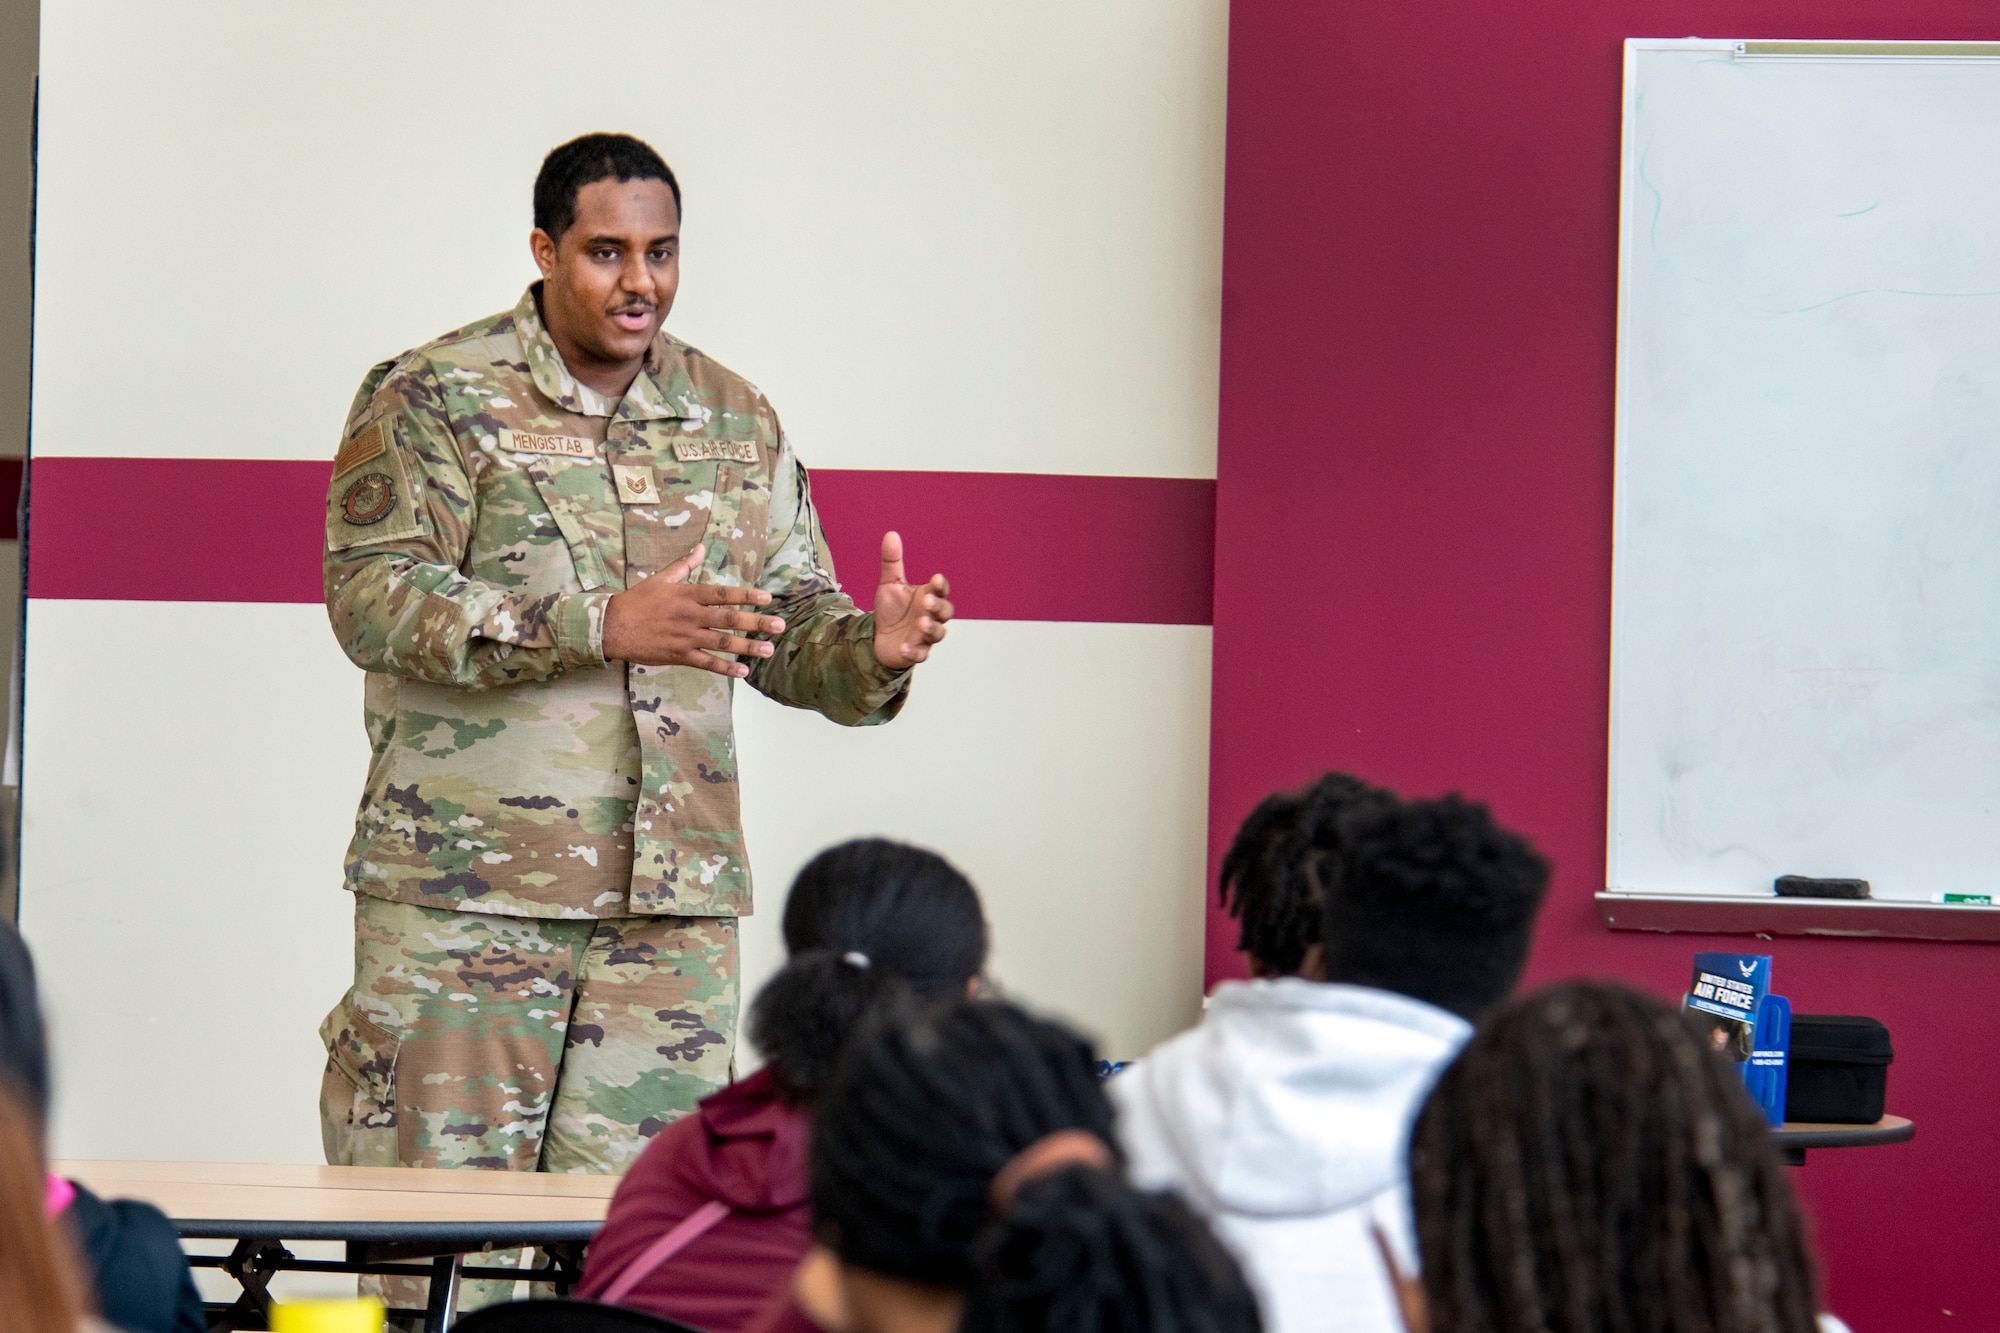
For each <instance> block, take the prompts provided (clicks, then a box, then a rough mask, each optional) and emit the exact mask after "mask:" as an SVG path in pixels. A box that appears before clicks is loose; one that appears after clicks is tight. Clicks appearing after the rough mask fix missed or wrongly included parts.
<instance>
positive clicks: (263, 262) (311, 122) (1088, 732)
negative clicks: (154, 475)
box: [22, 0, 1225, 1160]
mask: <svg viewBox="0 0 2000 1333" xmlns="http://www.w3.org/2000/svg"><path fill="white" fill-rule="evenodd" d="M552 12H553V11H551V10H550V9H549V8H548V7H547V6H546V5H545V4H542V3H533V4H530V3H525V2H524V0H479V2H477V3H475V2H474V0H436V2H435V3H429V4H425V5H421V6H411V5H406V4H392V3H387V0H363V2H360V3H353V4H344V5H340V6H316V7H305V6H290V5H276V6H274V5H269V4H265V3H261V2H258V3H253V2H252V0H188V2H187V3H182V4H176V5H172V6H159V5H154V4H149V3H142V2H141V0H51V3H49V5H48V6H47V11H46V13H45V14H44V22H43V47H42V70H43V76H44V85H43V111H42V195H41V216H42V230H41V252H40V253H41V263H40V273H39V279H40V289H39V290H40V293H41V300H40V303H39V307H38V324H37V348H38V351H37V358H36V382H35V394H36V417H35V429H36V436H35V439H36V451H37V453H38V455H46V454H72V455H104V456H124V455H134V454H143V455H150V456H158V457H176V456H208V457H237V458H256V457H267V458H268V457H277V458H325V457H328V456H330V455H331V453H332V451H333V448H334V446H335V444H336V443H337V439H336V437H337V434H338V431H339V423H340V421H341V419H342V416H343V414H344V412H345V410H346V407H347V403H348V400H349V398H350V396H351V395H352V393H353V390H354V385H355V383H356V382H357V381H358V379H359V377H360V375H361V373H362V371H363V370H364V369H365V368H366V367H367V366H368V365H369V364H370V363H371V362H373V361H375V360H377V359H379V358H381V357H383V356H385V355H388V354H391V353H393V352H395V351H397V350H399V349H401V348H404V347H408V346H410V345H413V344H415V343H417V342H420V341H423V340H424V339H426V338H429V337H431V336H434V335H436V334H437V333H439V332H442V331H443V330H445V329H448V328H451V327H454V326H456V325H458V324H461V323H463V322H465V321H467V320H470V319H472V318H476V317H478V316H481V315H484V314H487V313H490V312H492V311H495V310H499V309H502V308H505V307H506V306H508V305H510V304H511V303H512V302H513V301H514V299H515V298H516V297H517V295H518V294H519V291H520V288H521V285H522V284H523V283H525V282H526V281H527V280H528V278H529V277H530V276H531V275H532V270H531V268H530V266H529V262H528V259H527V255H526V249H525V235H526V232H527V230H528V225H529V223H528V189H529V184H530V182H531V180H532V177H533V173H534V169H535V167H536V165H537V164H538V162H539V159H540V156H541V155H542V154H543V153H544V152H545V151H546V150H547V149H548V148H549V147H551V146H553V145H554V144H555V143H557V142H559V141H561V140H562V139H564V138H566V137H568V136H570V135H573V134H575V133H579V132H582V131H585V130H590V129H598V128H603V127H606V126H612V127H618V128H625V129H629V130H631V131H633V132H635V133H639V134H641V135H644V136H646V137H648V138H650V139H651V140H653V141H654V142H655V143H656V144H657V145H658V146H659V147H661V148H662V150H663V151H664V152H665V153H666V154H667V156H668V157H669V160H671V161H672V162H673V163H674V164H675V167H676V170H677V171H679V172H680V173H681V175H682V179H683V181H684V183H685V185H686V188H687V192H688V209H687V218H686V224H685V235H686V243H685V258H684V263H683V273H684V278H683V287H682V296H681V299H680V303H679V305H678V306H677V308H676V310H675V312H674V315H673V318H672V319H671V320H670V324H669V327H671V328H672V329H674V331H675V332H677V333H678V334H680V335H681V336H683V337H686V338H688V339H690V340H691V341H694V342H696V343H697V344H699V345H702V346H703V347H705V348H706V349H707V350H709V351H710V352H712V353H713V354H715V355H717V356H719V357H720V358H722V359H723V360H724V361H725V362H727V363H729V364H731V365H734V366H736V367H738V368H740V369H742V370H743V371H745V372H746V373H748V374H750V375H751V376H752V377H753V378H755V379H756V380H757V381H758V382H759V383H760V384H761V385H762V386H763V387H764V389H765V390H766V391H767V392H768V393H770V394H771V396H772V397H773V399H774V400H775V401H776V403H777V404H778V407H779V409H780V411H781V412H782V413H783V414H784V418H785V422H786V426H787V429H788V431H789V433H790V435H791V438H792V439H793V441H794V442H795V443H796V444H797V445H798V447H799V449H800V452H801V455H802V457H803V458H804V459H805V460H806V462H807V464H808V465H809V466H834V467H889V468H936V469H968V470H997V471H1040V472H1071V473H1127V474H1141V475H1163V476H1193V477H1202V476H1212V475H1213V468H1214V414H1215V408H1214V404H1215V371H1216V366H1215V358H1216V345H1217V336H1218V320H1219V302H1218V298H1217V293H1218V290H1219V287H1218V283H1219V268H1220V222H1221V218H1220V192H1221V144H1222V140H1221V130H1222V125H1221V117H1222V91H1223V90H1222V71H1223V56H1224V47H1223V43H1224V18H1225V4H1224V0H1103V2H1102V3H1094V4H1092V5H1089V6H1077V5H1074V4H1072V3H1068V0H1017V3H1015V4H1012V5H1007V6H959V5H937V4H934V3H930V2H929V0H856V3H852V4H848V5H844V6H839V7H833V6H826V5H822V4H819V3H817V0H782V2H780V0H753V2H752V3H746V4H739V5H730V6H717V5H708V4H701V3H696V2H695V0H587V2H585V3H577V4H572V5H568V6H565V7H563V8H562V9H561V11H560V15H561V21H562V22H563V24H564V25H565V29H564V31H565V34H566V35H567V36H569V37H570V38H572V39H573V40H572V42H571V45H572V46H573V48H574V49H575V50H576V51H577V52H578V53H579V54H578V55H577V56H576V57H575V58H574V60H573V61H572V62H571V63H573V64H574V65H575V66H576V68H577V70H578V72H577V73H576V74H574V75H572V76H565V74H564V73H563V69H562V66H563V64H564V60H563V58H561V57H558V56H555V55H552V51H553V50H554V49H556V47H558V46H560V45H561V44H560V43H552V42H551V40H550V35H549V25H550V23H551V21H552V17H551V16H552ZM392 28H393V31H394V40H385V39H384V37H383V33H384V32H385V31H388V30H390V29H392ZM635 53H636V54H635ZM107 181H112V182H117V183H118V185H119V187H120V188H119V189H118V190H115V191H107V190H106V188H105V182H107ZM107 200H110V201H112V202H111V206H108V207H107V204H106V201H107ZM135 228H137V229H142V230H143V231H144V234H145V236H146V244H145V245H143V246H133V245H131V244H130V237H131V235H132V234H133V232H134V230H135ZM106 308H115V309H117V310H118V311H119V312H120V319H121V323H122V324H123V325H124V326H125V327H128V328H134V329H141V330H171V337H170V338H164V339H163V341H162V351H161V354H160V355H158V356H156V357H148V358H137V359H135V360H134V361H133V362H132V363H131V364H130V365H129V367H128V370H127V372H126V373H121V374H120V375H119V376H117V377H113V378H111V379H109V380H107V379H106V378H105V377H103V376H102V375H101V374H100V373H98V364H97V361H96V349H97V347H98V346H100V345H101V340H100V338H99V333H98V330H99V329H100V327H101V324H100V320H99V315H100V313H101V311H102V310H104V309H106ZM79 401H88V402H90V403H91V404H92V405H93V410H92V411H91V412H88V413H78V412H75V411H73V410H71V408H72V407H73V405H74V404H75V403H77V402H79ZM1079 537H1080V541H1079V550H1078V552H1077V553H1076V554H1075V556H1074V559H1075V561H1076V565H1077V576H1078V577H1081V578H1087V577H1089V574H1090V570H1089V555H1088V542H1087V537H1088V534H1079ZM912 557H913V560H914V561H915V563H916V564H917V565H919V566H925V556H924V553H923V552H922V551H914V552H912ZM849 573H850V574H855V573H859V574H860V575H861V576H862V579H863V581H864V582H865V581H866V575H867V571H849ZM864 596H865V593H864ZM29 625H30V637H29V659H28V702H27V730H26V736H27V749H26V754H25V768H26V783H27V785H26V788H25V792H26V801H27V805H26V811H25V815H24V821H25V831H24V838H25V861H24V874H25V877H26V878H25V883H24V891H23V916H22V920H23V925H24V928H25V929H26V930H27V932H28V934H29V937H30V939H31V941H32V943H33V944H34V946H35V948H36V950H37V952H38V955H39V957H40V958H41V959H42V962H43V968H44V975H45V977H46V978H47V988H48V990H49V993H50V1003H51V1021H52V1024H53V1025H54V1028H55V1033H56V1038H57V1050H58V1058H59V1061H60V1066H61V1067H60V1069H59V1079H60V1092H59V1105H58V1110H57V1122H56V1126H55V1130H56V1147H57V1149H58V1151H59V1152H64V1153H69V1154H75V1155H85V1156H112V1157H118V1156H139V1157H145V1156H159V1157H179V1158H192V1159H200V1158H228V1159H237V1160H286V1159H292V1160H311V1159H312V1158H314V1157H315V1156H316V1155H317V1152H318V1133H317V1127H316V1124H315V1121H314V1116H313V1102H314V1098H315V1095H316V1090H317V1082H318V1069H319V1065H320V1060H321V1056H320V1053H319V1051H318V1049H317V1045H316V1042H315V1040H314V1037H313V1029H314V1028H315V1027H316V1025H317V1023H318V1021H319V1019H320V1017H321V1016H322V1015H323V1014H324V1013H325V1011H326V1010H327V1009H328V1008H329V1007H330V1006H331V1005H332V1004H333V1002H334V1000H335V999H336V998H337V997H338V995H339V993H340V990H341V988H342V986H343V985H344V984H345V980H344V978H345V969H346V966H347V957H348V951H349V938H350V937H349V913H350V910H351V908H350V904H349V902H348V900H347V898H346V897H345V895H343V894H342V893H341V892H340V891H339V889H338V887H337V885H338V878H339V863H340V858H341V851H342V846H343V844H344V841H345V838H346V835H347V831H348V826H349V822H350V821H351V819H352V813H353V808H354V802H355V799H356V796H357V794H358V791H359V786H360V782H361V775H362V766H363V763H364V761H365V758H366V750H365V744H364V738H363V735H362V731H361V724H360V715H359V713H360V709H359V704H360V676H359V674H358V673H357V672H356V671H355V670H354V669H353V668H352V667H351V666H349V665H348V664H347V663H346V662H345V661H344V660H343V659H342V658H341V656H340V655H339V653H338V651H337V650H336V649H335V647H334V645H333V642H332V638H331V635H330V634H329V632H328V631H327V628H326V624H325V618H324V614H323V612H322V611H321V610H320V609H319V608H318V607H316V606H272V605H189V604H173V603H113V602H36V603H34V604H33V605H32V606H31V608H30V617H29ZM1208 665H1209V632H1208V630H1207V629H1206V628H1204V627H1188V626H1180V627H1175V626H1120V625H1053V624H1041V623H1019V622H1014V623H1008V622H980V621H976V620H968V621H965V622H962V623H961V624H960V625H959V626H958V627H957V628H956V629H955V630H954V633H953V637H952V639H951V641H950V643H948V644H947V645H946V649H945V651H944V652H943V653H942V654H941V655H940V656H939V657H938V658H937V659H936V660H935V661H934V662H932V663H931V664H930V665H928V666H926V667H925V668H924V669H923V672H922V673H921V675H920V678H919V680H918V683H917V689H916V694H915V696H914V698H913V700H912V702H911V704H910V706H909V708H908V709H907V710H906V712H905V713H904V715H903V716H902V717H901V718H899V719H898V720H897V721H896V723H895V724H894V725H892V726H890V727H887V728H881V729H877V730H873V731H869V732H861V733H856V732H849V731H844V730H842V729H839V728H835V727H833V726H831V725H830V724H827V723H825V722H824V721H823V720H821V719H818V718H815V717H812V716H810V715H805V714H800V713H795V712H791V711H787V710H782V709H778V708H776V707H774V706H771V705H768V704H765V703H764V702H763V701H761V700H758V699H756V698H754V697H753V696H749V695H747V693H746V694H745V695H743V696H739V697H741V698H742V699H743V702H742V703H741V704H740V705H739V721H740V728H741V744H742V753H743V773H744V779H743V783H744V798H745V820H746V831H747V834H748V837H749V839H750V846H751V854H752V858H753V862H754V864H755V867H756V872H757V877H758V885H759V889H758V893H759V898H758V905H759V911H758V914H757V915H756V916H755V917H753V918H752V920H751V923H750V925H749V927H748V928H747V929H746V933H745V959H744V965H745V974H746V975H745V979H746V990H752V989H754V987H755V986H756V984H757V982H758V981H759V980H761V978H762V977H763V976H765V975H767V974H768V972H769V971H770V970H771V969H772V968H773V967H774V966H775V965H776V963H777V961H778V952H779V951H778V948H777V943H776V928H777V924H778V916H779V912H778V909H779V907H780V905H781V903H782V895H783V890H784V887H785V885H786V884H787V883H788V882H789V880H790V878H791V876H792V874H793V872H794V871H795V870H796V868H797V867H798V866H799V865H800V864H801V863H802V862H803V860H804V859H805V858H806V857H807V856H808V855H810V854H811V853H812V852H813V851H815V850H817V849H818V848H819V847H821V846H823V845H824V844H826V843H827V842H830V841H833V840H835V839H837V838H840V837H845V836H852V835H856V834H861V833H871V832H884V833H890V834H893V835H898V836H905V837H910V838H913V839H916V840H919V841H922V842H925V843H928V844H930V845H932V846H935V847H937V848H939V849H940V850H942V851H944V852H945V853H947V854H948V855H950V856H952V857H953V858H954V859H956V860H958V861H959V862H960V863H961V864H962V865H964V866H965V868H966V869H967V870H968V871H969V872H971V873H972V874H973V876H974V877H975V879H976V880H977V881H978V882H979V884H980V886H981V888H982V891H983V892H984V893H985V895H986V899H987V903H988V906H989V911H990V913H991V915H992V917H993V921H994V926H995V934H996V942H997V954H996V958H995V972H996V974H997V976H998V978H999V979H1000V981H1001V982H1002V984H1003V985H1004V986H1005V987H1006V988H1007V989H1008V990H1009V991H1010V992H1012V993H1015V994H1017V995H1020V996H1022V997H1024V998H1026V999H1027V1000H1029V1001H1031V1002H1034V1003H1037V1004H1040V1005H1043V1006H1046V1007H1049V1008H1051V1009H1054V1010H1057V1011H1059V1012H1062V1013H1065V1014H1068V1015H1070V1016H1071V1017H1073V1018H1075V1019H1076V1020H1077V1021H1078V1022H1080V1023H1082V1024H1084V1025H1085V1026H1087V1027H1089V1028H1090V1029H1092V1030H1093V1031H1095V1032H1096V1033H1098V1034H1099V1035H1100V1036H1101V1037H1102V1038H1103V1039H1104V1041H1105V1044H1106V1046H1107V1049H1108V1050H1109V1051H1110V1052H1111V1053H1113V1054H1116V1055H1120V1056H1129V1055H1133V1054H1136V1053H1138V1052H1139V1051H1141V1050H1143V1049H1144V1048H1145V1047H1146V1046H1147V1045H1149V1044H1150V1043H1151V1042H1152V1041H1154V1040H1157V1039H1158V1038H1159V1037H1161V1036H1164V1035H1166V1034H1167V1033H1169V1032H1171V1031H1173V1030H1175V1029H1177V1028H1178V1027H1180V1026H1182V1025H1184V1024H1185V1023H1187V1022H1188V1021H1190V1020H1191V1019H1192V1018H1193V1016H1194V1015H1195V1013H1196V1012H1197V1009H1198V1005H1199V1001H1200V975H1201V893H1202V886H1201V876H1202V866H1203V837H1204V834H1203V830H1204V828H1205V805H1206V772H1207V699H1208Z"/></svg>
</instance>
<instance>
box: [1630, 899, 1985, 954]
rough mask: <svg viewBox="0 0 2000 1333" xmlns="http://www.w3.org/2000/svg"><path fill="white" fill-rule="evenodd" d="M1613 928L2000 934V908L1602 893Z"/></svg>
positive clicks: (1953, 936)
mask: <svg viewBox="0 0 2000 1333" xmlns="http://www.w3.org/2000/svg"><path fill="white" fill-rule="evenodd" d="M1597 911H1598V915H1599V916H1601V917H1603V919H1604V924H1605V925H1607V926H1609V927H1610V928H1611V929H1613V930H1651V931H1659V932H1663V933H1675V932H1685V933H1691V934H1706V935H1833V936H1839V937H1841V938H1843V939H1871V938H1872V939H1884V940H1958V941H1989V942H1990V941H2000V907H1983V906H1977V905H1967V904H1959V903H1917V902H1895V901H1891V900H1885V899H1861V900H1851V899H1839V898H1778V897H1770V898H1765V897H1746V896H1743V895H1740V894H1693V893H1691V894H1664V893H1600V894H1598V895H1597Z"/></svg>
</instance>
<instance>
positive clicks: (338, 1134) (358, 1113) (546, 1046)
mask: <svg viewBox="0 0 2000 1333" xmlns="http://www.w3.org/2000/svg"><path fill="white" fill-rule="evenodd" d="M736 1009H737V933H736V920H735V918H734V917H676V916H649V917H608V918H598V919H594V920H561V919H551V918H541V917H521V916H495V915H491V914H487V913H481V912H454V911H446V910H441V909H438V908H431V907H420V906H416V905H414V904H409V903H398V902H391V901H389V900H387V899H383V898H373V897H368V896H365V895H357V896H356V897H355V900H354V987H353V989H352V990H350V991H349V992H348V993H347V995H346V996H345V997H344V998H343V999H342V1000H341V1002H340V1003H339V1004H338V1005H336V1006H335V1007H334V1010H333V1012H332V1013H331V1014H329V1015H327V1019H326V1022H325V1023H324V1024H322V1025H321V1028H320V1037H321V1040H322V1041H323V1042H324V1043H325V1044H326V1048H327V1063H326V1073H325V1075H324V1076H323V1079H322V1082H321V1095H320V1127H321V1133H322V1136H323V1138H324V1141H325V1147H326V1160H327V1161H328V1162H329V1163H331V1164H333V1165H336V1166H431V1167H472V1168H484V1169H488V1170H505V1171H537V1170H540V1171H562V1172H572V1173H585V1174H617V1173H620V1172H622V1171H624V1169H625V1168H626V1167H627V1166H628V1165H630V1164H631V1162H632V1160H633V1159H634V1158H636V1157H637V1156H638V1154H639V1152H640V1150H641V1149H643V1148H644V1147H645V1144H646V1140H647V1139H649V1138H651V1137H652V1135H653V1134H654V1133H656V1132H658V1131H659V1130H660V1129H662V1128H664V1127H665V1126H666V1125H668V1124H670V1123H672V1122H673V1121H674V1120H676V1119H678V1118H679V1117H681V1116H683V1115H685V1114H687V1113H688V1112H689V1111H690V1110H692V1109H693V1108H694V1105H695V1103H696V1102H698V1101H700V1100H701V1099H702V1098H703V1097H706V1096H707V1095H708V1094H709V1093H711V1092H713V1091H715V1090H716V1089H717V1088H719V1087H720V1086H722V1084H723V1083H725V1082H726V1081H727V1080H728V1078H729V1070H730V1060H731V1054H732V1047H733V1044H734V1043H733V1041H732V1036H733V1033H734V1032H735V1028H736ZM481 1262H482V1263H487V1262H491V1263H495V1264H509V1263H515V1262H518V1253H517V1254H516V1255H515V1256H508V1255H505V1254H499V1253H496V1254H493V1255H491V1256H487V1257H486V1258H484V1259H482V1260H481ZM364 1288H365V1289H372V1290H375V1291H377V1292H379V1293H380V1294H381V1295H382V1296H383V1297H384V1299H385V1300H387V1302H388V1303H389V1304H390V1305H393V1306H405V1307H407V1306H421V1305H422V1304H423V1301H424V1288H425V1282H424V1280H423V1279H421V1278H418V1279H403V1278H391V1279H386V1280H383V1281H381V1282H379V1284H378V1282H376V1281H374V1280H364ZM511 1292H512V1284H511V1283H487V1282H479V1283H473V1282H468V1283H467V1284H466V1289H465V1291H464V1293H463V1296H462V1299H461V1308H467V1309H470V1308H473V1307H475V1306H478V1305H482V1304H486V1303H489V1302H490V1301H492V1300H496V1299H498V1300H505V1299H508V1298H509V1296H510V1295H511Z"/></svg>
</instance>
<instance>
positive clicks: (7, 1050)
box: [0, 922, 49, 1120]
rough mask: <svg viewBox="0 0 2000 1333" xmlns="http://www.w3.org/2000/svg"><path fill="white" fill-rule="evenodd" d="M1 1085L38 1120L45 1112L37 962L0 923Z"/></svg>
mask: <svg viewBox="0 0 2000 1333" xmlns="http://www.w3.org/2000/svg"><path fill="white" fill-rule="evenodd" d="M0 1086H5V1087H6V1088H7V1089H8V1090H9V1091H11V1092H12V1093H13V1094H14V1095H15V1096H16V1097H17V1098H19V1099H20V1102H21V1105H22V1106H24V1107H25V1108H26V1109H27V1110H28V1112H29V1113H30V1114H32V1115H34V1116H35V1117H36V1118H37V1119H38V1120H39V1119H40V1117H41V1116H43V1115H44V1114H45V1113H46V1112H47V1110H48V1103H49V1056H48V1044H47V1039H46V1037H45V1036H44V1034H43V1030H42V1006H41V1001H40V1000H39V999H38V998H37V997H36V993H35V963H34V959H32V958H31V957H30V956H29V954H28V945H27V943H26V941H24V940H23V939H22V938H21V935H20V932H19V931H17V930H15V929H14V927H12V926H11V925H8V924H6V923H5V922H0Z"/></svg>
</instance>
